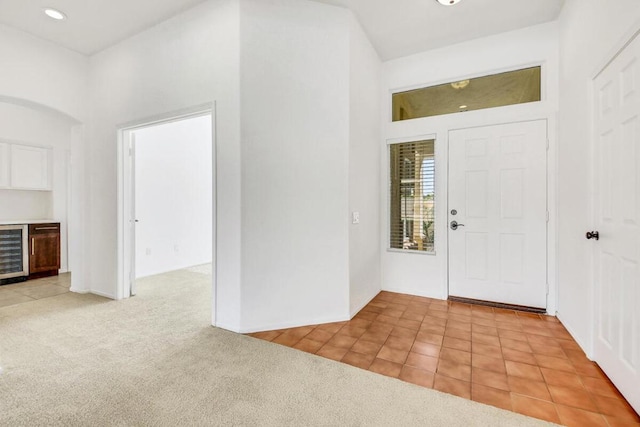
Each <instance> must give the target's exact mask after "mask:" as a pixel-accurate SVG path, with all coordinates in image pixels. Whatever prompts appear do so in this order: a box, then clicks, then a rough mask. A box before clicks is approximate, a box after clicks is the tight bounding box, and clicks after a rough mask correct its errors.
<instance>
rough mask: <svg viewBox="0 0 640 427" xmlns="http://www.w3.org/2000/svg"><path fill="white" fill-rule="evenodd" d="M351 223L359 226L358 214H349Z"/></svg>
mask: <svg viewBox="0 0 640 427" xmlns="http://www.w3.org/2000/svg"><path fill="white" fill-rule="evenodd" d="M351 223H352V224H360V212H351Z"/></svg>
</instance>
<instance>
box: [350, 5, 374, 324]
mask: <svg viewBox="0 0 640 427" xmlns="http://www.w3.org/2000/svg"><path fill="white" fill-rule="evenodd" d="M349 35H350V44H349V46H350V67H349V84H350V88H349V89H350V98H351V99H350V109H349V117H350V124H349V141H350V142H349V212H359V214H360V223H359V224H351V225H350V226H349V284H350V302H349V312H350V314H351V315H352V316H353V315H355V314H356V313H357V312H358V311H360V309H361V308H362V307H364V306H365V305H366V304H367V303H368V302H369V301H370V300H371V299H372V298H373V297H375V296H376V295H377V294H378V292H380V286H381V282H380V277H381V269H380V246H381V239H380V182H381V181H380V150H379V146H380V141H381V137H382V135H381V131H382V126H381V123H380V97H379V96H378V94H379V90H380V84H381V79H380V78H381V68H382V63H381V62H380V58H379V57H378V54H377V52H376V51H375V49H374V48H373V46H372V45H371V42H370V41H369V39H368V38H367V36H366V35H365V33H364V31H363V30H362V27H361V26H360V24H359V23H358V21H357V20H356V19H355V17H354V16H353V15H351V16H350V19H349Z"/></svg>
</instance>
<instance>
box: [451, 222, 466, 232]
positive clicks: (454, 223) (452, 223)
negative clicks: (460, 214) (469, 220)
mask: <svg viewBox="0 0 640 427" xmlns="http://www.w3.org/2000/svg"><path fill="white" fill-rule="evenodd" d="M449 227H450V228H451V229H452V230H454V231H455V230H457V229H458V227H464V224H458V221H451V223H450V224H449Z"/></svg>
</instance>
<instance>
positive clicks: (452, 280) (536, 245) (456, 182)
mask: <svg viewBox="0 0 640 427" xmlns="http://www.w3.org/2000/svg"><path fill="white" fill-rule="evenodd" d="M546 147H547V123H546V121H536V122H522V123H511V124H506V125H497V126H488V127H482V128H473V129H463V130H457V131H452V132H450V133H449V219H448V220H449V222H451V221H454V220H455V221H457V222H458V223H460V224H461V226H460V227H459V228H458V229H456V230H452V229H451V228H449V293H450V295H452V296H458V297H465V298H472V299H479V300H487V301H495V302H502V303H509V304H517V305H526V306H533V307H541V308H544V307H546V295H547V262H546V245H547V189H546V161H547V160H546V159H547V157H546ZM453 210H455V211H457V212H456V214H455V215H454V214H453V213H452V211H453Z"/></svg>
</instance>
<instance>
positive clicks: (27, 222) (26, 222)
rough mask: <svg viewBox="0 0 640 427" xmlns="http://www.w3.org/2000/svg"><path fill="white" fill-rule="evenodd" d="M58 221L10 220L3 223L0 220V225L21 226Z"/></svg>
mask: <svg viewBox="0 0 640 427" xmlns="http://www.w3.org/2000/svg"><path fill="white" fill-rule="evenodd" d="M59 222H60V221H56V220H55V219H19V220H11V221H5V220H1V219H0V225H22V224H49V223H59Z"/></svg>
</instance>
